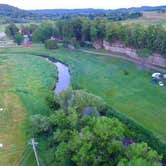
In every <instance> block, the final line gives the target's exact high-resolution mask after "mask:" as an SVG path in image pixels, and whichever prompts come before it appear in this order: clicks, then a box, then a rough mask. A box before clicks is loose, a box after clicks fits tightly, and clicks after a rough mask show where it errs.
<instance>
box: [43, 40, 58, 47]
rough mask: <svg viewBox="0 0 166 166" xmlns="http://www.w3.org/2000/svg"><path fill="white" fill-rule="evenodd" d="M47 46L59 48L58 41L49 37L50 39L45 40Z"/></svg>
mask: <svg viewBox="0 0 166 166" xmlns="http://www.w3.org/2000/svg"><path fill="white" fill-rule="evenodd" d="M45 47H46V48H47V49H57V48H58V45H57V42H56V41H55V40H53V39H49V40H46V41H45Z"/></svg>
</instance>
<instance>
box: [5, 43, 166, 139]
mask: <svg viewBox="0 0 166 166" xmlns="http://www.w3.org/2000/svg"><path fill="white" fill-rule="evenodd" d="M3 52H4V53H6V54H9V53H11V54H12V53H14V54H16V53H17V54H18V55H21V56H23V57H25V58H26V57H27V56H28V54H30V57H32V56H31V55H39V54H45V55H49V56H52V57H55V58H56V59H59V60H61V61H64V62H65V63H67V64H68V65H69V67H70V71H71V76H72V86H73V87H74V88H81V89H85V90H87V91H88V92H91V93H93V94H95V95H98V96H101V97H102V98H103V99H104V100H105V101H106V102H107V103H108V104H109V105H110V106H111V107H113V108H114V109H116V110H118V111H121V112H123V113H125V114H127V115H128V116H129V117H131V118H133V119H134V120H135V121H136V122H138V123H139V124H141V125H143V126H144V127H145V128H147V129H149V130H151V131H152V132H153V133H154V134H155V135H156V136H157V137H159V138H160V139H161V140H162V141H163V142H166V129H165V121H166V114H165V110H166V109H165V108H166V102H165V99H166V87H162V88H160V87H159V86H158V85H153V84H152V83H151V74H152V73H153V72H154V71H151V70H149V69H144V68H143V67H142V66H139V65H135V64H132V63H130V62H126V61H123V60H118V59H113V58H110V57H105V56H96V55H90V54H85V53H81V52H79V51H69V50H65V49H63V48H60V49H58V50H55V51H49V50H46V49H45V48H44V47H43V46H42V45H33V46H32V47H31V48H21V47H18V48H10V49H7V50H3ZM26 54H27V55H26ZM23 57H22V58H23ZM34 58H35V57H34ZM36 70H37V69H36ZM47 71H49V70H48V69H47ZM49 72H50V71H49ZM20 74H21V75H22V73H20ZM29 77H30V75H29ZM20 81H21V80H18V82H16V83H17V84H19V82H20ZM29 81H32V78H31V77H30V79H29ZM19 87H20V86H19ZM21 98H22V99H23V100H24V98H23V97H21ZM29 101H30V100H29ZM30 102H32V101H30ZM29 104H30V103H29Z"/></svg>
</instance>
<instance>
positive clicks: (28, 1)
mask: <svg viewBox="0 0 166 166" xmlns="http://www.w3.org/2000/svg"><path fill="white" fill-rule="evenodd" d="M0 4H8V5H12V6H15V7H18V8H21V9H25V10H36V9H84V8H94V9H118V8H130V7H141V6H161V5H166V2H165V0H151V1H147V0H139V1H138V0H125V1H121V0H116V1H113V0H91V1H89V0H84V1H81V0H70V1H67V0H61V1H58V0H48V1H42V2H40V3H39V2H37V1H34V0H24V1H22V0H0Z"/></svg>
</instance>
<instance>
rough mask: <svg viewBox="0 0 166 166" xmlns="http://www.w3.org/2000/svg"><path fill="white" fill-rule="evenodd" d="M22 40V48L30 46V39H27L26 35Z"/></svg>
mask: <svg viewBox="0 0 166 166" xmlns="http://www.w3.org/2000/svg"><path fill="white" fill-rule="evenodd" d="M23 38H24V39H23V42H22V46H24V47H29V46H31V44H32V42H31V40H30V38H29V37H28V35H24V36H23Z"/></svg>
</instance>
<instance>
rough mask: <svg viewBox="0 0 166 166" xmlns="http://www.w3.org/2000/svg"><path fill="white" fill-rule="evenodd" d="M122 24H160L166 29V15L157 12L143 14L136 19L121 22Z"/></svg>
mask: <svg viewBox="0 0 166 166" xmlns="http://www.w3.org/2000/svg"><path fill="white" fill-rule="evenodd" d="M122 22H123V23H141V24H144V25H148V24H161V25H163V26H165V27H166V13H159V12H157V11H151V12H143V16H142V17H140V18H137V19H130V20H125V21H122Z"/></svg>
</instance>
